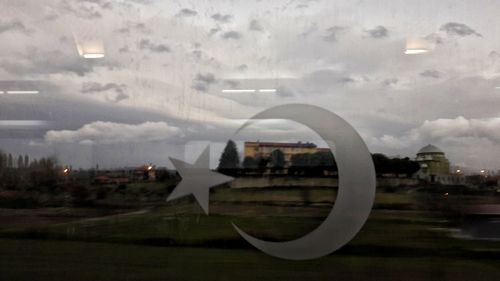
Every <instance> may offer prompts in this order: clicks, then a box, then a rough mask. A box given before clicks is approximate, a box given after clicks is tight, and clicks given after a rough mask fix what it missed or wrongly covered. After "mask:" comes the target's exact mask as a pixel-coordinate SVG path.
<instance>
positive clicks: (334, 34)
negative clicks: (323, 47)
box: [323, 26, 347, 42]
mask: <svg viewBox="0 0 500 281" xmlns="http://www.w3.org/2000/svg"><path fill="white" fill-rule="evenodd" d="M346 29H347V28H346V27H344V26H332V27H330V28H328V29H327V30H326V35H325V36H324V37H323V39H324V40H325V41H327V42H336V41H337V39H338V35H339V33H340V32H343V31H345V30H346Z"/></svg>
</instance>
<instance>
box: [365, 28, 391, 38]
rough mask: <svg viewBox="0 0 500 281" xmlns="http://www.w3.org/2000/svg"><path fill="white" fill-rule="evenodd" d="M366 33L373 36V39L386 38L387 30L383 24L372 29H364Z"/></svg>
mask: <svg viewBox="0 0 500 281" xmlns="http://www.w3.org/2000/svg"><path fill="white" fill-rule="evenodd" d="M365 32H366V33H368V35H370V36H371V37H372V38H375V39H382V38H386V37H388V36H389V30H387V28H385V27H384V26H381V25H379V26H377V27H375V28H373V29H368V30H366V31H365Z"/></svg>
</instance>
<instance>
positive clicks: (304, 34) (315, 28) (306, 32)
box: [299, 22, 318, 38]
mask: <svg viewBox="0 0 500 281" xmlns="http://www.w3.org/2000/svg"><path fill="white" fill-rule="evenodd" d="M316 31H318V25H317V24H316V23H315V22H313V23H312V24H311V25H310V26H309V27H308V28H307V29H306V30H304V31H303V32H302V33H300V34H299V37H302V38H306V37H309V35H311V34H313V33H314V32H316Z"/></svg>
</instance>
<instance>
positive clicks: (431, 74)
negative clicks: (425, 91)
mask: <svg viewBox="0 0 500 281" xmlns="http://www.w3.org/2000/svg"><path fill="white" fill-rule="evenodd" d="M420 76H422V77H425V78H435V79H438V78H440V77H441V72H439V71H437V70H433V69H427V70H424V71H422V72H421V73H420Z"/></svg>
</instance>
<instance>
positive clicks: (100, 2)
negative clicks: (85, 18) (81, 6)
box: [75, 0, 113, 9]
mask: <svg viewBox="0 0 500 281" xmlns="http://www.w3.org/2000/svg"><path fill="white" fill-rule="evenodd" d="M75 2H79V3H88V4H94V5H97V6H99V7H101V8H102V9H111V8H112V7H113V3H112V2H111V1H106V0H77V1H75Z"/></svg>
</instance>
